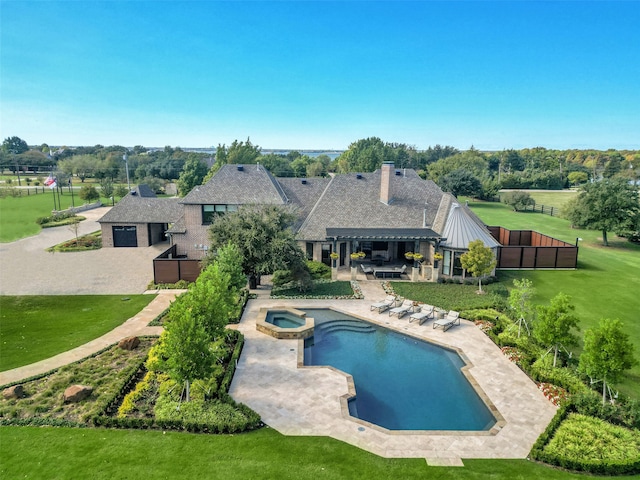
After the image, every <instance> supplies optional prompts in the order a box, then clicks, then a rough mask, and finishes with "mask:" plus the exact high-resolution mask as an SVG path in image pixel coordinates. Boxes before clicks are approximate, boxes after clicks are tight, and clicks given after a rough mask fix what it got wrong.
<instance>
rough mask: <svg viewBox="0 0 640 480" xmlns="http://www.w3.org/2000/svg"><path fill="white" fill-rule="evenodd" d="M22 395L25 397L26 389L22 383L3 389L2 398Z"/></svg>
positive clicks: (20, 396)
mask: <svg viewBox="0 0 640 480" xmlns="http://www.w3.org/2000/svg"><path fill="white" fill-rule="evenodd" d="M22 397H24V389H23V388H22V385H14V386H13V387H9V388H5V389H4V390H3V391H2V398H5V399H7V400H9V399H11V398H22Z"/></svg>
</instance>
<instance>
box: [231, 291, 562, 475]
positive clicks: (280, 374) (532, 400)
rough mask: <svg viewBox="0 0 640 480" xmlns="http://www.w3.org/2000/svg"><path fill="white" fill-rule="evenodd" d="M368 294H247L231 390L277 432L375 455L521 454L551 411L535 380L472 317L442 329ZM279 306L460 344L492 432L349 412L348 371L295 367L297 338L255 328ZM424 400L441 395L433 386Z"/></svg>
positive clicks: (450, 458) (451, 458) (445, 460)
mask: <svg viewBox="0 0 640 480" xmlns="http://www.w3.org/2000/svg"><path fill="white" fill-rule="evenodd" d="M363 283H364V282H363ZM380 292H381V293H380V295H382V296H380V298H383V297H384V294H383V293H382V291H381V290H380ZM368 293H369V292H365V297H366V298H367V299H366V300H275V299H267V298H264V297H262V298H260V297H259V298H258V299H256V300H251V301H250V302H249V304H248V305H247V308H246V310H245V312H244V315H243V317H242V320H241V322H240V324H239V325H238V326H237V328H238V330H240V331H241V332H242V333H243V334H244V335H245V346H244V349H243V352H242V355H241V358H240V361H239V362H238V368H237V370H236V374H235V376H234V380H233V383H232V385H231V390H230V394H231V396H232V397H233V398H234V399H235V400H236V401H239V402H242V403H245V404H246V405H248V406H249V407H251V408H252V409H254V410H255V411H256V412H258V413H259V414H260V415H261V417H262V420H263V421H264V422H265V423H266V424H267V425H269V426H270V427H272V428H274V429H276V430H277V431H279V432H280V433H282V434H284V435H322V436H328V437H332V438H335V439H337V440H341V441H344V442H346V443H349V444H351V445H354V446H357V447H359V448H362V449H364V450H367V451H369V452H372V453H375V454H377V455H380V456H382V457H388V458H425V459H426V460H427V462H428V464H429V465H442V466H451V465H462V460H461V459H463V458H526V456H527V455H528V453H529V451H530V450H531V447H532V446H533V444H534V442H535V441H536V439H537V438H538V436H539V435H540V434H541V433H542V432H543V431H544V429H545V428H546V426H547V424H548V423H549V421H550V420H551V418H552V417H553V415H554V414H555V412H556V408H555V407H554V406H553V405H552V404H551V402H549V401H548V400H547V399H546V398H545V397H544V396H543V395H542V393H541V392H540V391H539V390H538V388H537V387H536V385H535V384H534V383H533V382H532V381H531V380H530V379H529V378H528V377H527V376H526V375H525V374H524V373H523V372H522V371H521V370H520V369H519V368H518V367H517V366H516V365H514V364H512V363H511V362H510V361H509V360H507V358H506V357H505V356H504V355H503V354H502V353H501V351H500V349H499V348H498V347H497V346H496V345H495V344H494V343H493V342H492V341H491V340H490V339H489V338H488V337H487V336H486V335H485V334H484V333H482V332H481V331H480V329H478V328H477V327H476V326H475V325H473V323H471V322H468V321H466V320H462V322H461V325H459V326H455V327H453V328H451V329H449V330H447V331H446V332H443V331H442V329H435V330H434V329H433V328H432V322H431V321H428V322H426V323H425V324H423V325H417V324H415V323H409V315H405V316H404V317H403V318H400V319H398V318H397V317H395V316H394V317H389V315H388V313H387V312H384V313H381V314H378V313H377V312H375V311H374V312H371V311H370V309H369V306H370V304H371V303H373V301H375V300H379V298H375V297H374V298H373V299H372V297H371V296H370V295H369V294H368ZM374 295H375V293H374ZM285 305H286V306H290V307H294V308H300V309H302V310H304V307H308V308H311V307H314V308H326V307H333V308H335V309H337V310H340V311H342V312H345V313H348V314H352V315H354V316H357V317H360V318H364V319H366V320H369V321H371V322H373V323H376V324H379V325H383V326H386V327H388V328H391V329H394V330H397V331H400V332H404V333H408V334H411V335H413V336H416V337H419V338H422V339H425V340H430V341H432V342H435V343H439V344H441V345H444V346H448V347H452V348H456V349H461V350H462V352H463V354H464V357H466V360H467V361H468V362H469V363H470V364H471V365H472V366H471V368H469V370H468V373H469V375H470V376H471V377H472V378H473V379H474V380H475V382H476V383H477V386H478V388H479V389H480V390H481V392H483V394H484V395H485V396H486V397H487V398H488V400H489V403H490V405H493V406H494V407H495V409H497V411H498V413H499V416H498V418H500V417H501V422H500V424H501V426H498V427H494V429H493V430H492V432H406V431H405V432H394V431H388V430H384V429H381V428H379V427H376V426H372V425H369V424H367V423H366V422H362V421H360V420H357V419H353V418H352V417H349V416H348V413H347V412H346V411H345V410H346V401H345V399H346V398H347V397H348V396H349V392H350V391H351V390H350V389H353V384H352V382H351V381H350V377H348V376H347V375H345V374H343V373H341V372H339V371H337V370H335V369H332V368H324V367H301V368H299V367H298V361H299V340H282V339H280V340H278V339H275V338H272V337H270V336H268V335H265V334H264V333H261V332H259V331H257V330H256V318H257V317H258V313H259V310H260V308H262V307H275V306H285ZM425 368H429V366H428V365H425ZM428 401H434V402H436V401H446V398H438V395H437V392H434V397H433V399H431V400H428Z"/></svg>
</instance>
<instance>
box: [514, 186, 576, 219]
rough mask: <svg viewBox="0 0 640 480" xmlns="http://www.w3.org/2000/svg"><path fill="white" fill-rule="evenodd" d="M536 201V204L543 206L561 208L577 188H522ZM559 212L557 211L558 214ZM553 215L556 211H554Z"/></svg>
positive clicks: (574, 193)
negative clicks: (533, 189)
mask: <svg viewBox="0 0 640 480" xmlns="http://www.w3.org/2000/svg"><path fill="white" fill-rule="evenodd" d="M523 191H525V192H527V193H529V195H531V198H533V199H534V200H535V201H536V205H544V206H545V207H554V209H555V208H558V209H561V208H562V207H563V206H564V205H565V204H566V203H567V202H568V201H569V200H571V199H572V198H574V197H575V196H576V195H577V194H578V191H577V190H547V191H544V192H539V191H530V190H523ZM559 214H560V212H559V211H558V215H559ZM554 215H556V213H555V212H554Z"/></svg>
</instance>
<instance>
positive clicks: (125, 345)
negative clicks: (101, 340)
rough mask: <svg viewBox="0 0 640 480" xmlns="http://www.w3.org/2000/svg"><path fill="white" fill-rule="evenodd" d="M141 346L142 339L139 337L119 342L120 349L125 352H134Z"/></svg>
mask: <svg viewBox="0 0 640 480" xmlns="http://www.w3.org/2000/svg"><path fill="white" fill-rule="evenodd" d="M138 345H140V339H139V338H138V337H127V338H123V339H122V340H120V341H119V342H118V347H120V348H121V349H123V350H133V349H134V348H137V347H138Z"/></svg>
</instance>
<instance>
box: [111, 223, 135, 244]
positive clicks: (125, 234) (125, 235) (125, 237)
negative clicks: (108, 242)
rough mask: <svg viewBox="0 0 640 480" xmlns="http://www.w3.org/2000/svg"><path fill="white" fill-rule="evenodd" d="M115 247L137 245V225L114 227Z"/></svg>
mask: <svg viewBox="0 0 640 480" xmlns="http://www.w3.org/2000/svg"><path fill="white" fill-rule="evenodd" d="M113 246H114V247H137V246H138V235H137V232H136V227H113Z"/></svg>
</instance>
